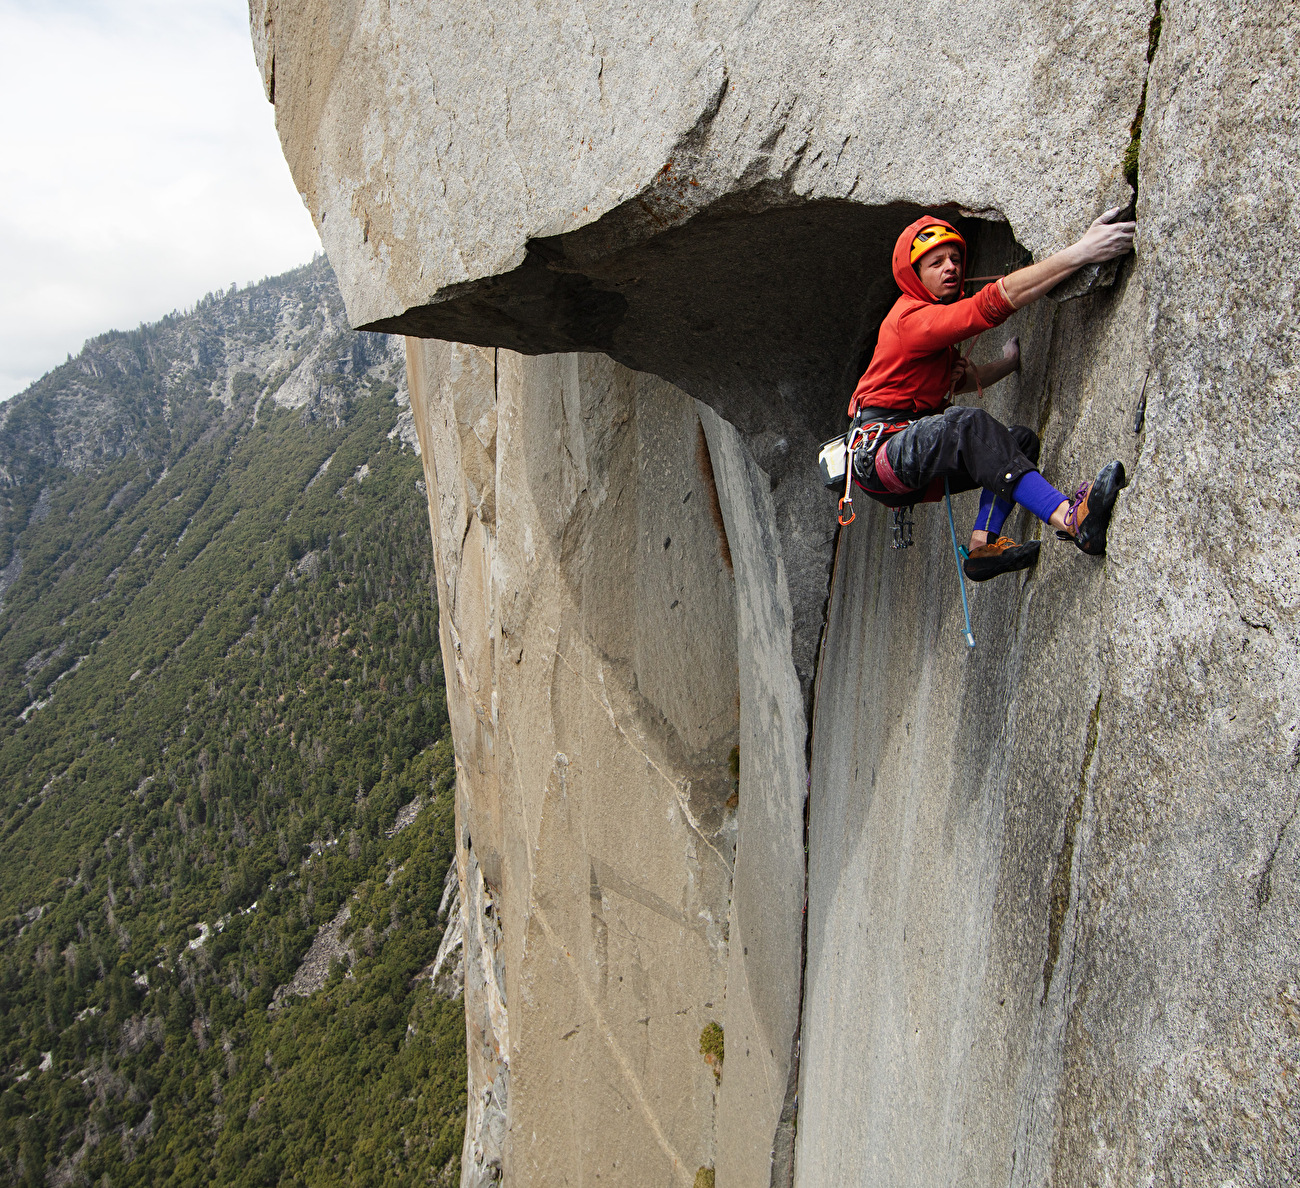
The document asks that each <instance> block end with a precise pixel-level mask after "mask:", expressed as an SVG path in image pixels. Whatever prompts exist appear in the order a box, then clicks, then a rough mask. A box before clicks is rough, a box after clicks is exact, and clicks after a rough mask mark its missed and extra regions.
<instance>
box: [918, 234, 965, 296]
mask: <svg viewBox="0 0 1300 1188" xmlns="http://www.w3.org/2000/svg"><path fill="white" fill-rule="evenodd" d="M916 273H917V275H918V276H919V277H920V278H921V283H922V284H923V285H924V286H925V287H926V288H927V289H929V290H930V292H931V293H933V294H934V295H935V296H936V297H938V298H939V300H940V301H949V300H951V299H952V298H954V297H956V296H957V294H958V293H959V292H960V291H961V249H960V248H959V247H958V246H957V245H956V244H955V243H941V244H940V245H939V246H938V247H936V248H931V249H930V250H929V251H928V252H926V253H925V255H924V256H922V257H921V258H920V259H919V260H918V261H917V262H916Z"/></svg>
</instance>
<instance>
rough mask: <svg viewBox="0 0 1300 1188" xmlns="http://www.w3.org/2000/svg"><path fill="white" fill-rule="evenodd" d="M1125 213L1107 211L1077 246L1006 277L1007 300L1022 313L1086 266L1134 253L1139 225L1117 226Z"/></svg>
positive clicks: (1117, 210) (1126, 224)
mask: <svg viewBox="0 0 1300 1188" xmlns="http://www.w3.org/2000/svg"><path fill="white" fill-rule="evenodd" d="M1122 209H1123V207H1119V206H1117V207H1115V208H1114V209H1113V210H1108V211H1107V212H1106V213H1105V214H1104V215H1102V216H1101V218H1099V219H1098V220H1097V221H1096V222H1095V223H1093V225H1092V226H1091V227H1089V228H1088V230H1087V231H1085V232H1084V235H1083V238H1082V239H1080V240H1079V242H1078V243H1076V244H1072V245H1071V246H1070V247H1068V248H1065V249H1064V250H1063V251H1059V252H1056V253H1055V254H1054V255H1051V256H1048V257H1047V259H1046V260H1042V261H1040V262H1039V263H1037V264H1031V265H1029V267H1028V268H1022V269H1020V270H1019V271H1018V272H1013V273H1011V275H1010V276H1008V277H1005V278H1004V279H1003V281H1002V284H1003V286H1004V287H1005V289H1006V294H1007V300H1008V301H1010V302H1011V304H1012V305H1014V306H1015V307H1016V309H1023V308H1024V307H1025V306H1026V305H1028V304H1029V303H1030V302H1031V301H1037V300H1038V299H1039V298H1040V297H1041V296H1043V294H1044V293H1046V292H1047V291H1048V290H1049V289H1054V288H1055V287H1056V286H1057V285H1059V284H1060V283H1061V282H1062V281H1063V280H1065V278H1066V277H1067V276H1069V275H1070V274H1071V273H1072V272H1077V271H1078V270H1079V269H1080V268H1082V267H1083V266H1084V265H1085V264H1100V263H1102V262H1103V261H1106V260H1113V259H1115V257H1116V256H1123V255H1126V254H1127V253H1129V252H1131V251H1132V250H1133V233H1134V231H1135V230H1136V229H1137V223H1116V222H1114V219H1115V217H1116V216H1117V215H1118V214H1119V213H1120V211H1121V210H1122Z"/></svg>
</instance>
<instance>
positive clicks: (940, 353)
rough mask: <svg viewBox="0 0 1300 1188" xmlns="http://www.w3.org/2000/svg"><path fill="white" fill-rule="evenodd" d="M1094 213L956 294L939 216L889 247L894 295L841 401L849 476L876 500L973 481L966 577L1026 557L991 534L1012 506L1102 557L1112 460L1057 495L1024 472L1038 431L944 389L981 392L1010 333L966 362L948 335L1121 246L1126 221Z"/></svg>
mask: <svg viewBox="0 0 1300 1188" xmlns="http://www.w3.org/2000/svg"><path fill="white" fill-rule="evenodd" d="M1120 213H1121V210H1120V208H1119V207H1116V208H1115V209H1114V210H1109V211H1107V212H1106V213H1105V214H1104V215H1102V216H1101V218H1099V219H1097V221H1096V222H1094V223H1093V224H1092V226H1091V227H1089V228H1088V230H1087V231H1086V232H1085V233H1084V236H1083V238H1082V239H1080V240H1079V241H1078V243H1076V244H1074V245H1072V246H1071V247H1068V248H1065V249H1064V250H1063V251H1059V252H1057V253H1055V254H1054V255H1051V256H1048V257H1047V259H1045V260H1043V261H1041V262H1040V263H1038V264H1031V265H1029V266H1028V267H1027V268H1021V269H1019V270H1018V271H1016V272H1012V273H1010V274H1009V275H1007V276H1004V277H1000V278H999V279H998V280H997V281H995V282H993V283H992V284H989V285H986V286H984V288H982V289H980V290H979V291H978V292H977V293H975V294H974V295H973V296H971V297H965V298H963V297H962V296H961V292H962V284H963V281H964V279H965V270H966V241H965V240H964V239H963V238H962V236H961V235H960V234H959V233H958V231H957V229H956V228H955V227H953V226H952V225H951V224H950V223H947V222H945V221H944V220H943V219H939V218H935V217H933V216H931V215H927V216H926V217H924V218H921V219H917V220H916V222H914V223H912V224H911V226H909V227H908V228H907V229H906V230H905V231H904V232H903V233H902V234H901V235H900V236H899V237H898V242H897V243H896V244H895V245H894V279H895V280H897V281H898V286H899V288H900V289H902V290H903V295H902V296H901V297H899V299H898V300H897V301H896V302H895V303H894V307H893V308H892V309H891V310H890V311H889V314H888V316H887V317H886V318H885V320H884V323H883V324H882V325H881V327H880V336H879V339H878V340H877V343H876V350H875V354H874V355H873V356H872V359H871V365H870V366H869V367H868V368H867V371H866V374H865V375H864V376H863V377H862V379H861V380H860V381H859V382H858V386H857V389H856V390H855V391H854V393H853V400H852V402H851V403H850V404H849V416H850V417H852V418H853V429H852V430H851V431H850V443H851V444H855V443H856V447H857V448H855V449H854V451H853V475H854V478H855V479H856V482H857V485H858V486H860V487H861V488H862V489H863V490H864V491H866V493H867V494H868V495H870V496H871V497H872V498H873V499H876V500H878V501H879V502H881V503H884V504H886V505H887V506H890V507H909V506H911V505H912V504H916V503H922V502H931V501H934V500H937V499H941V498H942V497H943V493H944V480H945V479H946V480H947V482H948V489H949V490H950V491H952V492H957V491H970V490H973V489H974V488H975V487H982V488H983V492H982V494H981V495H980V505H979V512H978V514H977V515H976V517H975V527H974V529H973V530H972V532H971V536H970V546H969V549H968V550H967V551H968V554H969V555H968V556H967V558H966V560H965V561H964V563H963V568H964V569H965V571H966V575H967V577H969V578H970V579H971V580H972V581H976V582H980V581H987V580H988V579H989V578H992V577H996V576H997V575H998V574H1001V573H1010V572H1012V571H1013V570H1019V569H1027V568H1029V567H1030V566H1031V565H1034V564H1035V563H1036V562H1037V561H1038V551H1039V542H1038V541H1036V540H1033V541H1029V542H1028V543H1026V544H1016V542H1015V541H1014V540H1012V539H1010V538H1009V537H1006V536H1003V535H1002V525H1003V523H1004V522H1005V521H1006V518H1007V516H1008V515H1010V513H1011V505H1012V503H1018V504H1020V505H1021V506H1022V507H1025V508H1028V509H1029V511H1031V512H1032V513H1033V514H1034V515H1036V516H1037V517H1038V518H1039V519H1040V520H1042V521H1043V523H1045V524H1047V525H1048V526H1049V527H1051V528H1054V529H1056V535H1057V536H1058V537H1060V538H1061V539H1062V540H1072V541H1073V542H1074V543H1075V544H1076V545H1077V546H1078V547H1079V548H1080V549H1081V550H1082V551H1083V552H1085V553H1089V554H1092V555H1093V556H1103V555H1104V554H1105V552H1106V530H1107V528H1108V527H1109V526H1110V518H1111V512H1112V510H1113V509H1114V506H1115V500H1116V498H1117V497H1118V495H1119V492H1120V490H1121V489H1122V488H1123V487H1125V486H1127V485H1128V480H1127V478H1126V477H1125V474H1124V464H1123V463H1122V462H1109V463H1107V464H1106V465H1105V466H1103V467H1102V469H1101V471H1100V473H1099V474H1098V475H1097V477H1096V478H1095V479H1094V480H1093V481H1092V482H1091V483H1086V482H1085V483H1082V484H1081V485H1080V486H1079V488H1078V489H1077V490H1076V491H1075V493H1074V497H1073V498H1067V497H1066V496H1065V495H1064V494H1063V493H1062V492H1060V491H1058V490H1057V489H1056V488H1055V487H1053V486H1052V485H1051V483H1049V482H1048V481H1047V480H1046V479H1045V478H1043V476H1042V475H1041V474H1040V473H1039V472H1038V470H1037V462H1038V444H1039V443H1038V435H1037V434H1035V433H1034V432H1033V431H1032V430H1031V429H1026V428H1025V427H1024V426H1023V425H1012V426H1011V427H1010V428H1008V427H1007V426H1005V425H1003V424H1002V423H1001V422H999V421H997V420H996V419H994V418H993V417H992V416H990V415H989V414H988V413H987V412H985V411H984V410H983V409H982V408H970V407H964V406H959V405H954V404H952V396H953V395H954V394H956V393H961V392H971V391H974V390H976V389H977V388H978V389H979V390H980V391H981V393H982V392H983V389H984V388H986V387H988V386H989V385H990V384H994V383H996V382H997V381H998V380H1000V379H1002V378H1003V377H1005V376H1007V375H1010V374H1011V373H1012V372H1013V371H1016V370H1018V369H1019V366H1020V343H1019V340H1018V339H1015V338H1012V339H1011V340H1010V341H1009V342H1008V343H1007V344H1006V346H1005V347H1004V348H1003V350H1002V357H1001V359H999V360H998V361H996V362H994V363H985V364H982V365H980V366H976V365H975V364H973V363H971V362H970V361H969V359H965V358H962V357H961V355H960V354H959V352H958V349H957V344H958V343H960V342H962V341H963V340H965V339H967V338H972V337H974V336H975V335H978V334H979V333H981V332H982V331H984V330H990V329H992V328H993V327H994V326H999V325H1001V324H1002V323H1003V322H1005V321H1006V320H1007V318H1009V317H1010V316H1011V315H1012V314H1013V313H1014V312H1015V311H1016V310H1018V309H1023V308H1024V307H1025V306H1026V305H1028V304H1029V303H1030V302H1031V301H1037V300H1038V299H1039V298H1040V297H1042V296H1043V294H1045V293H1046V292H1047V291H1048V290H1049V289H1051V288H1053V287H1054V286H1056V285H1058V284H1060V282H1061V281H1063V280H1064V279H1065V278H1066V277H1068V276H1069V275H1070V274H1071V273H1073V272H1075V271H1077V270H1078V269H1079V268H1082V267H1083V266H1084V265H1085V264H1097V263H1101V262H1102V261H1105V260H1113V259H1115V258H1116V257H1117V256H1122V255H1124V254H1125V253H1127V252H1130V251H1132V250H1133V234H1134V231H1135V229H1136V226H1137V225H1136V224H1135V223H1132V222H1124V221H1120V220H1119V218H1118V216H1119V214H1120Z"/></svg>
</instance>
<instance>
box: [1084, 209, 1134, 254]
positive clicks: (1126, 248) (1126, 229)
mask: <svg viewBox="0 0 1300 1188" xmlns="http://www.w3.org/2000/svg"><path fill="white" fill-rule="evenodd" d="M1123 209H1124V208H1123V207H1122V206H1115V207H1112V208H1111V209H1110V210H1108V211H1107V212H1106V213H1105V214H1104V215H1102V216H1101V218H1099V219H1097V220H1096V222H1094V223H1093V225H1092V226H1091V227H1089V228H1088V230H1087V231H1085V232H1084V234H1083V238H1082V239H1081V240H1079V242H1078V244H1077V247H1078V248H1079V251H1080V255H1081V256H1082V257H1083V258H1082V261H1081V262H1082V263H1084V264H1100V263H1102V262H1103V261H1104V260H1113V259H1115V257H1116V256H1124V255H1127V254H1128V253H1129V252H1131V251H1132V250H1133V234H1134V232H1135V231H1136V230H1137V223H1134V222H1124V223H1118V222H1115V221H1114V220H1115V219H1116V217H1117V216H1118V215H1119V214H1120V212H1121V211H1122V210H1123Z"/></svg>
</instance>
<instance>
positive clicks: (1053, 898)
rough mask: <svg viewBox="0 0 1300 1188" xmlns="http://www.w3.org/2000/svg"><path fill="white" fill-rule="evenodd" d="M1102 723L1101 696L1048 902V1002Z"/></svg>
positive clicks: (1045, 972)
mask: <svg viewBox="0 0 1300 1188" xmlns="http://www.w3.org/2000/svg"><path fill="white" fill-rule="evenodd" d="M1100 721H1101V694H1100V693H1098V694H1097V701H1096V704H1095V705H1094V706H1093V707H1092V715H1091V717H1089V719H1088V740H1087V742H1086V743H1085V744H1084V748H1083V762H1082V763H1081V764H1080V765H1079V789H1078V791H1077V792H1076V793H1075V794H1074V799H1073V800H1072V801H1071V802H1070V807H1069V809H1068V810H1067V812H1066V814H1065V825H1064V828H1063V830H1062V837H1061V848H1060V850H1058V851H1057V854H1056V865H1055V867H1054V868H1053V870H1052V884H1051V890H1050V892H1049V893H1048V901H1047V960H1046V961H1045V962H1044V963H1043V996H1042V1000H1041V1001H1042V1002H1043V1003H1046V1002H1047V994H1048V991H1049V990H1051V988H1052V975H1053V974H1055V972H1056V963H1057V961H1058V960H1059V959H1060V956H1061V933H1062V932H1063V930H1064V928H1065V915H1066V912H1067V911H1068V910H1069V907H1070V887H1071V883H1072V881H1073V873H1074V848H1075V841H1074V838H1075V831H1076V830H1077V829H1078V827H1079V819H1080V817H1081V816H1082V815H1083V798H1084V796H1085V795H1086V792H1087V787H1086V785H1087V782H1088V768H1089V767H1090V766H1091V764H1092V757H1093V755H1094V754H1096V751H1097V733H1098V729H1099V724H1100Z"/></svg>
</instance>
